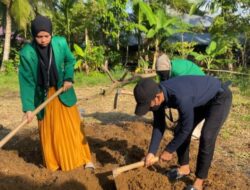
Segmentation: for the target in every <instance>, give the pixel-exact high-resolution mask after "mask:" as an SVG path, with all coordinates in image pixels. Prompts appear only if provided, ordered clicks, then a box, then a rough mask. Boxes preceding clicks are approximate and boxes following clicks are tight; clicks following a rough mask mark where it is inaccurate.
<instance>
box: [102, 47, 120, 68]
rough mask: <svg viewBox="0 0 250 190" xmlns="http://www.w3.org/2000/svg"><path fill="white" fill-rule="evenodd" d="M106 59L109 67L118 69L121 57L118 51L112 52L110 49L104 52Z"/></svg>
mask: <svg viewBox="0 0 250 190" xmlns="http://www.w3.org/2000/svg"><path fill="white" fill-rule="evenodd" d="M106 59H107V60H108V63H109V67H111V68H113V67H116V65H117V68H118V67H119V65H120V62H121V55H120V53H119V52H118V51H112V50H111V49H107V50H106Z"/></svg>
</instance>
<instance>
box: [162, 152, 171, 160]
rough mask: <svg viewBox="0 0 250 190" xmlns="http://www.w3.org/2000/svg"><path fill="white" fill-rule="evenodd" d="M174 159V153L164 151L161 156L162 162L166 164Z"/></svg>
mask: <svg viewBox="0 0 250 190" xmlns="http://www.w3.org/2000/svg"><path fill="white" fill-rule="evenodd" d="M172 158H173V154H172V153H169V152H168V151H163V153H162V154H161V156H160V161H161V162H162V161H163V162H164V161H165V162H166V161H170V160H171V159H172Z"/></svg>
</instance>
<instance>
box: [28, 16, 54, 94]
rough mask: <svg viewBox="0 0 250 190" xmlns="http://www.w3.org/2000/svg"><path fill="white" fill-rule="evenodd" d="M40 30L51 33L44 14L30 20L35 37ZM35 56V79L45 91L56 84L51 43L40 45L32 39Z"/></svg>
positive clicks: (49, 23)
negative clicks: (36, 66) (36, 65)
mask: <svg viewBox="0 0 250 190" xmlns="http://www.w3.org/2000/svg"><path fill="white" fill-rule="evenodd" d="M41 31H45V32H48V33H50V35H51V34H52V23H51V21H50V20H49V19H48V18H47V17H44V16H37V17H36V18H35V19H34V20H33V21H32V22H31V32H32V35H33V37H34V38H35V37H36V36H37V34H38V33H39V32H41ZM34 43H35V47H36V52H37V57H38V70H37V81H38V86H40V87H41V88H42V89H44V91H45V93H46V92H47V91H48V88H49V87H51V86H55V87H56V86H57V81H58V72H57V68H56V64H55V58H54V53H53V48H52V46H51V43H49V44H48V45H47V46H46V47H42V46H40V45H39V44H37V42H36V40H34Z"/></svg>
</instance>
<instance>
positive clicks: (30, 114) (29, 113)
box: [23, 111, 34, 123]
mask: <svg viewBox="0 0 250 190" xmlns="http://www.w3.org/2000/svg"><path fill="white" fill-rule="evenodd" d="M25 119H27V121H28V123H30V122H31V121H32V120H33V119H34V115H33V114H32V112H31V111H27V112H26V113H25V114H24V116H23V121H24V120H25Z"/></svg>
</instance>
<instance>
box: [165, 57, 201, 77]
mask: <svg viewBox="0 0 250 190" xmlns="http://www.w3.org/2000/svg"><path fill="white" fill-rule="evenodd" d="M185 75H205V73H204V72H203V71H202V70H201V69H200V67H199V66H198V65H196V64H195V63H193V62H192V61H189V60H186V59H173V60H171V73H170V77H171V78H172V77H177V76H185Z"/></svg>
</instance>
